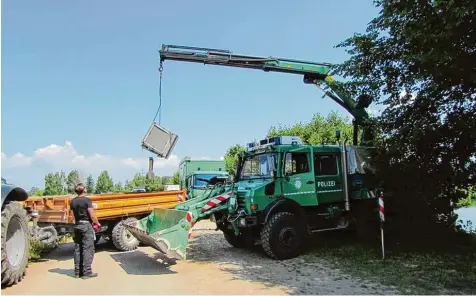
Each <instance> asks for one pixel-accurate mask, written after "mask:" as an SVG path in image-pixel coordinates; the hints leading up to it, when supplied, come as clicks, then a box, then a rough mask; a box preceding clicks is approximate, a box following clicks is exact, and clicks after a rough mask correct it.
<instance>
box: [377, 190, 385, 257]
mask: <svg viewBox="0 0 476 296" xmlns="http://www.w3.org/2000/svg"><path fill="white" fill-rule="evenodd" d="M378 213H379V216H380V237H381V239H382V260H384V259H385V244H384V234H383V226H384V223H385V207H384V203H383V194H382V193H381V194H380V197H379V198H378Z"/></svg>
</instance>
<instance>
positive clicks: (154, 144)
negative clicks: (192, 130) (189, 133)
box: [142, 122, 178, 159]
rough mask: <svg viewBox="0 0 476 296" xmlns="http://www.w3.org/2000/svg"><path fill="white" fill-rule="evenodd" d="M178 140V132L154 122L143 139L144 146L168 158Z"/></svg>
mask: <svg viewBox="0 0 476 296" xmlns="http://www.w3.org/2000/svg"><path fill="white" fill-rule="evenodd" d="M177 141H178V136H177V135H176V134H174V133H172V132H169V131H168V130H166V129H164V128H163V127H161V126H159V125H158V124H157V123H155V122H154V123H153V124H152V125H151V126H150V128H149V130H148V131H147V134H146V135H145V137H144V139H143V140H142V148H144V149H146V150H149V151H150V152H152V153H154V154H156V155H157V156H159V157H162V158H165V159H167V158H169V156H170V154H171V153H172V150H173V149H174V147H175V144H176V143H177Z"/></svg>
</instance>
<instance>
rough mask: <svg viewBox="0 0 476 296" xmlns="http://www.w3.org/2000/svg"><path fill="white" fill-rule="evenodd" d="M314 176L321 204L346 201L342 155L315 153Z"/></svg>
mask: <svg viewBox="0 0 476 296" xmlns="http://www.w3.org/2000/svg"><path fill="white" fill-rule="evenodd" d="M313 162H314V174H315V180H316V193H317V200H318V202H319V203H331V202H339V201H343V200H344V190H343V181H342V169H341V159H340V153H332V152H325V153H324V152H314V161H313Z"/></svg>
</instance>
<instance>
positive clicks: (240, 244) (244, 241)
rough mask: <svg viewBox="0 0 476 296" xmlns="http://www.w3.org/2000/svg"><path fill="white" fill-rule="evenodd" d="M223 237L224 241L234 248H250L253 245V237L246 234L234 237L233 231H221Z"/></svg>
mask: <svg viewBox="0 0 476 296" xmlns="http://www.w3.org/2000/svg"><path fill="white" fill-rule="evenodd" d="M223 236H224V237H225V240H226V241H227V242H228V243H229V244H230V245H232V246H233V247H235V248H239V249H243V248H251V247H253V245H254V240H253V237H252V236H251V234H248V233H240V234H239V235H235V234H234V233H233V231H223Z"/></svg>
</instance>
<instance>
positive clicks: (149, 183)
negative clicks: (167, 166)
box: [145, 175, 164, 192]
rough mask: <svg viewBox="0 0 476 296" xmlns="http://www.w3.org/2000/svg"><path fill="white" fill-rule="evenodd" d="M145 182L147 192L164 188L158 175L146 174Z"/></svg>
mask: <svg viewBox="0 0 476 296" xmlns="http://www.w3.org/2000/svg"><path fill="white" fill-rule="evenodd" d="M145 184H146V185H145V190H147V192H151V191H162V190H164V184H163V183H162V178H161V177H160V176H154V175H152V176H150V175H146V176H145Z"/></svg>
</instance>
